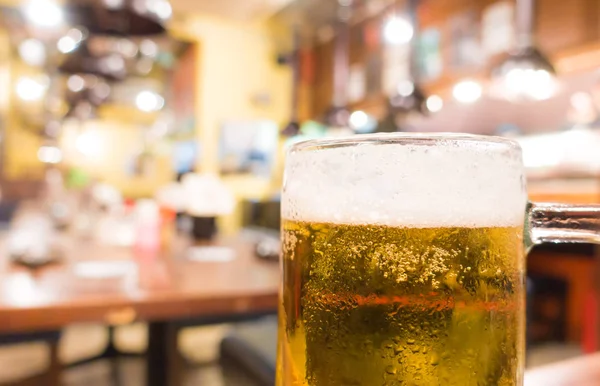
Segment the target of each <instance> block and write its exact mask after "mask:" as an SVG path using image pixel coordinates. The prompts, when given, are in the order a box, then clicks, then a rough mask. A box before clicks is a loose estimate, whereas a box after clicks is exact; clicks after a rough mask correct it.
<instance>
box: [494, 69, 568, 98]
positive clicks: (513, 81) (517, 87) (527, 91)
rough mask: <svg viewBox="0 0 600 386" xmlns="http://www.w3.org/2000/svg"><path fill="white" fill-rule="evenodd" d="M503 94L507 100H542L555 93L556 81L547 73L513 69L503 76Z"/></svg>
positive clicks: (541, 70)
mask: <svg viewBox="0 0 600 386" xmlns="http://www.w3.org/2000/svg"><path fill="white" fill-rule="evenodd" d="M504 86H505V93H506V96H507V97H508V98H509V99H532V100H544V99H548V98H550V97H551V96H552V95H554V93H555V92H556V88H557V87H556V80H555V79H554V76H552V74H550V73H549V72H548V71H546V70H543V69H539V70H535V69H532V68H530V69H523V68H513V69H511V70H510V71H508V72H507V73H506V75H505V76H504Z"/></svg>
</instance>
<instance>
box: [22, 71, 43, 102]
mask: <svg viewBox="0 0 600 386" xmlns="http://www.w3.org/2000/svg"><path fill="white" fill-rule="evenodd" d="M16 91H17V95H18V96H19V98H21V99H23V100H24V101H28V102H30V101H36V100H39V99H41V98H42V97H43V96H44V94H45V93H46V84H44V83H42V82H40V81H39V80H36V79H33V78H29V77H22V78H20V79H19V80H18V81H17V86H16Z"/></svg>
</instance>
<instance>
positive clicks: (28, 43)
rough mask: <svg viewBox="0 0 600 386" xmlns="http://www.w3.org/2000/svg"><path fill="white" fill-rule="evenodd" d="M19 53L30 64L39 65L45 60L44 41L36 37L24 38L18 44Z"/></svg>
mask: <svg viewBox="0 0 600 386" xmlns="http://www.w3.org/2000/svg"><path fill="white" fill-rule="evenodd" d="M19 55H20V56H21V59H23V61H24V62H25V63H27V64H29V65H31V66H41V65H43V64H44V62H45V61H46V48H45V47H44V43H42V42H41V41H39V40H37V39H26V40H23V41H22V42H21V44H19Z"/></svg>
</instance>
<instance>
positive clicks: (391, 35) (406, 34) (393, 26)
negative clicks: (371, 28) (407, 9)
mask: <svg viewBox="0 0 600 386" xmlns="http://www.w3.org/2000/svg"><path fill="white" fill-rule="evenodd" d="M413 34H414V29H413V26H412V24H411V23H410V21H409V20H408V19H406V18H404V17H398V16H395V17H392V18H390V19H388V21H387V22H386V23H385V26H384V27H383V38H384V39H385V41H386V42H388V43H389V44H405V43H408V42H409V41H410V39H412V37H413Z"/></svg>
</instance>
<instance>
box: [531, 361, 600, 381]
mask: <svg viewBox="0 0 600 386" xmlns="http://www.w3.org/2000/svg"><path fill="white" fill-rule="evenodd" d="M597 385H600V353H598V354H593V355H588V356H584V357H581V358H576V359H571V360H568V361H564V362H559V363H553V364H550V365H546V366H542V367H538V368H535V369H532V370H530V371H527V372H526V373H525V386H597Z"/></svg>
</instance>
